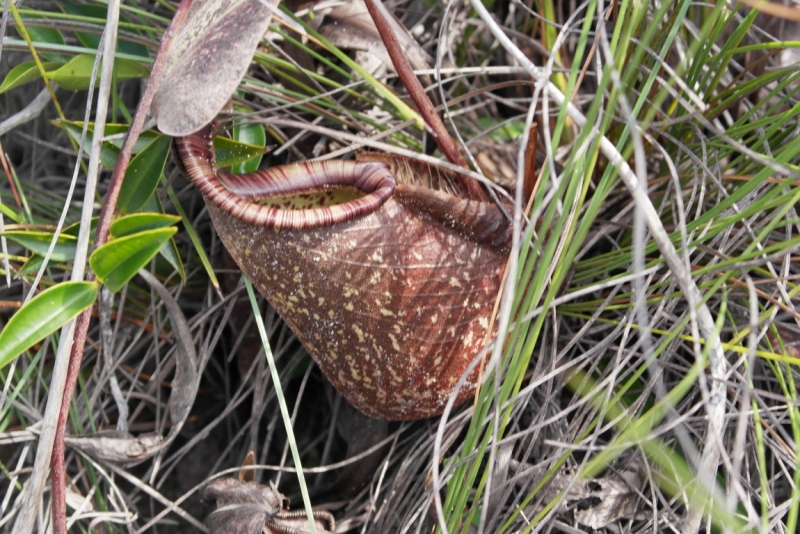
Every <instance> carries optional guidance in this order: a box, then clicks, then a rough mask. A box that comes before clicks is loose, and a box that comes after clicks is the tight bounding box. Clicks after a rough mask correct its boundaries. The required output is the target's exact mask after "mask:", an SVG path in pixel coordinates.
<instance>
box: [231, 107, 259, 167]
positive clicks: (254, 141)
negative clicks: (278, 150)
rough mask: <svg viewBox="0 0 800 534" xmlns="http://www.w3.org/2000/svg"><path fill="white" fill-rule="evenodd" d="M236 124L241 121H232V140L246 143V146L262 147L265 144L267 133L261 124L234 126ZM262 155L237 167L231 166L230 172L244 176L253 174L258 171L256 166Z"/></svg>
mask: <svg viewBox="0 0 800 534" xmlns="http://www.w3.org/2000/svg"><path fill="white" fill-rule="evenodd" d="M237 122H241V119H237V120H236V121H234V125H235V126H234V127H233V139H234V140H236V141H239V142H242V143H247V144H248V145H252V146H258V147H263V146H264V145H266V144H267V133H266V132H265V131H264V126H263V125H261V124H243V125H241V126H238V125H236V124H237ZM262 156H263V153H261V154H258V155H257V156H256V157H254V158H253V159H250V160H247V161H246V162H244V163H239V164H238V165H233V166H232V168H231V172H232V173H234V174H245V173H248V172H253V171H257V170H258V166H259V165H260V164H261V157H262Z"/></svg>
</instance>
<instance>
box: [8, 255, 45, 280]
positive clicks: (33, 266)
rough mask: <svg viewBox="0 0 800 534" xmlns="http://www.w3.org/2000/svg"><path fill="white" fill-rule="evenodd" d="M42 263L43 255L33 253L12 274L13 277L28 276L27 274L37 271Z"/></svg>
mask: <svg viewBox="0 0 800 534" xmlns="http://www.w3.org/2000/svg"><path fill="white" fill-rule="evenodd" d="M43 263H44V256H39V255H38V254H34V255H33V256H31V257H30V258H28V261H26V262H25V263H24V264H23V265H22V267H20V268H19V270H18V271H17V272H16V274H15V275H14V278H22V277H23V276H28V275H29V274H33V273H35V272H37V271H38V270H39V269H41V268H42V264H43Z"/></svg>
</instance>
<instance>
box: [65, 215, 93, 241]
mask: <svg viewBox="0 0 800 534" xmlns="http://www.w3.org/2000/svg"><path fill="white" fill-rule="evenodd" d="M98 222H100V217H99V216H97V217H92V221H91V223H90V226H89V228H90V230H91V233H92V239H93V240H94V231H95V230H97V223H98ZM61 233H62V234H63V235H71V236H72V237H75V238H77V237H78V234H80V233H81V222H80V221H78V222H74V223H72V224H70V225H69V226H67V227H66V228H64V229H63V230H61Z"/></svg>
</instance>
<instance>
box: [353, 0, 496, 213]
mask: <svg viewBox="0 0 800 534" xmlns="http://www.w3.org/2000/svg"><path fill="white" fill-rule="evenodd" d="M365 3H366V4H367V9H368V10H369V14H370V15H371V16H372V20H373V21H374V22H375V26H376V27H377V28H378V33H380V35H381V39H382V40H383V44H384V45H386V50H387V51H388V52H389V57H390V58H392V64H393V65H394V69H395V70H396V71H397V75H398V76H399V77H400V80H401V81H402V82H403V85H404V86H405V88H406V90H407V91H408V94H409V95H411V98H412V99H413V100H414V103H415V104H416V105H417V108H419V112H420V113H421V114H422V118H423V119H425V122H426V123H427V125H428V126H429V127H430V128H431V130H433V135H434V138H435V139H436V144H437V145H439V149H441V151H442V153H443V154H444V155H445V156H446V157H447V159H448V160H449V161H450V163H452V164H453V165H458V166H459V167H463V168H465V169H467V168H469V167H467V163H466V162H465V161H464V158H462V157H461V153H460V152H459V151H458V147H456V144H455V142H454V141H453V138H452V137H450V134H449V133H448V132H447V128H445V126H444V123H443V122H442V119H441V118H440V117H439V115H438V114H437V113H436V109H435V108H434V107H433V103H432V102H431V99H430V98H428V95H427V94H426V93H425V90H424V89H423V88H422V84H421V83H420V82H419V79H417V76H416V75H415V74H414V70H413V69H412V68H411V64H410V63H409V62H408V58H407V57H406V55H405V52H403V47H402V46H400V41H398V40H397V35H396V34H395V32H394V30H393V29H392V26H391V23H390V22H389V20H388V17H389V16H391V15H388V13H387V12H386V7H384V5H383V4H382V3H381V2H380V0H365ZM458 179H459V181H460V182H461V185H462V186H464V188H465V189H466V190H467V194H468V195H469V197H470V198H471V199H472V200H479V201H482V202H485V201H486V195H485V194H484V192H483V189H481V186H480V185H479V184H478V183H477V182H476V181H475V180H472V179H470V178H469V177H467V176H464V175H461V174H459V175H458Z"/></svg>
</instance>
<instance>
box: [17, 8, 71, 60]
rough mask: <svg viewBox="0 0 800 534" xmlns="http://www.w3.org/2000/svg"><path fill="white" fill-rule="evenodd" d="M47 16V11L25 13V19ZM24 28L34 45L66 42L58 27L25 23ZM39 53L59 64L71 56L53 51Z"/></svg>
mask: <svg viewBox="0 0 800 534" xmlns="http://www.w3.org/2000/svg"><path fill="white" fill-rule="evenodd" d="M47 16H48V14H47V13H41V14H34V13H32V12H28V13H26V14H25V18H26V19H27V18H32V19H34V20H35V19H37V18H44V17H47ZM25 29H26V30H28V35H29V36H30V38H31V41H33V43H34V46H35V45H36V44H39V43H41V44H46V45H56V46H64V45H66V44H67V42H66V41H65V40H64V36H63V35H61V31H60V30H59V29H58V28H38V27H36V26H33V25H27V24H26V26H25ZM39 55H40V56H42V57H43V58H45V59H47V60H49V61H54V62H57V63H59V64H61V65H63V64H64V63H66V62H67V61H69V60H70V58H71V56H68V55H67V54H58V53H55V52H44V51H40V52H39ZM45 70H49V69H45Z"/></svg>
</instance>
